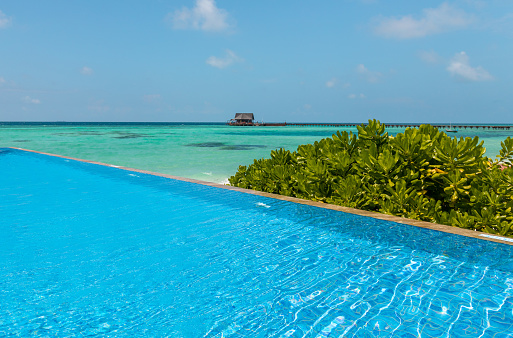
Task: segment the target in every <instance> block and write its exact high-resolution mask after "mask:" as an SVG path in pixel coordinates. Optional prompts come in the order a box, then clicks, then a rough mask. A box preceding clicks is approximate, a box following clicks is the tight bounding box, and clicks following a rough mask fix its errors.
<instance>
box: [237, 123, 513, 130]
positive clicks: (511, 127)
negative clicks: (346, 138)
mask: <svg viewBox="0 0 513 338" xmlns="http://www.w3.org/2000/svg"><path fill="white" fill-rule="evenodd" d="M422 124H430V125H432V126H433V127H436V128H439V129H460V130H461V129H490V130H513V125H477V124H454V123H453V124H445V123H407V124H405V123H384V125H385V126H386V127H387V128H408V127H413V128H418V127H420V125H422ZM232 125H234V124H232ZM238 125H244V126H263V127H265V126H267V127H285V126H291V127H356V126H362V125H363V126H366V125H367V123H288V122H277V123H272V122H258V123H254V124H252V123H247V124H238Z"/></svg>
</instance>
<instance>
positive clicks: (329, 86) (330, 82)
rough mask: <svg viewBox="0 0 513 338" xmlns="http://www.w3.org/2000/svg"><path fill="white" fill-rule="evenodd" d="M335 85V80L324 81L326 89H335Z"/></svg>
mask: <svg viewBox="0 0 513 338" xmlns="http://www.w3.org/2000/svg"><path fill="white" fill-rule="evenodd" d="M336 84H337V79H336V78H333V79H331V80H329V81H326V87H328V88H333V87H335V85H336Z"/></svg>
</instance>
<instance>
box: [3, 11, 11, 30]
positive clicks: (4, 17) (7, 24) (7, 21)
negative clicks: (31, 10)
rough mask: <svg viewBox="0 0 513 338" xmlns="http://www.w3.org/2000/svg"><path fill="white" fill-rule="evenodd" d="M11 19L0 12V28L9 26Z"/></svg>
mask: <svg viewBox="0 0 513 338" xmlns="http://www.w3.org/2000/svg"><path fill="white" fill-rule="evenodd" d="M11 21H12V20H11V18H9V17H7V15H5V14H4V13H3V12H2V11H0V28H6V27H8V26H9V25H10V24H11Z"/></svg>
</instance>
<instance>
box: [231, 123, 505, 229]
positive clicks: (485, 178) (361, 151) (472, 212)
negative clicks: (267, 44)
mask: <svg viewBox="0 0 513 338" xmlns="http://www.w3.org/2000/svg"><path fill="white" fill-rule="evenodd" d="M501 145H502V149H501V151H500V154H499V155H498V156H497V157H498V159H497V160H496V161H492V160H491V159H489V158H487V157H485V156H484V153H485V148H484V147H483V142H479V140H478V138H477V137H475V138H473V139H472V138H460V139H456V138H451V137H449V136H447V135H446V134H445V133H443V132H441V131H439V130H438V129H436V128H434V127H432V126H430V125H422V126H420V127H419V128H407V129H406V130H405V131H404V133H400V134H397V135H396V136H395V137H391V136H389V135H388V133H386V132H385V125H384V124H381V123H380V122H379V121H376V120H369V123H368V124H367V125H366V126H358V135H355V134H353V133H347V132H345V131H344V132H337V133H336V134H334V135H333V136H332V137H331V138H326V139H323V140H321V141H319V142H315V143H314V144H306V145H301V146H299V147H298V148H297V150H296V151H294V152H290V151H287V150H284V149H279V150H273V151H272V152H271V158H269V159H259V160H255V161H254V162H253V164H252V165H250V166H247V167H246V166H240V167H239V170H238V171H237V172H236V173H235V175H234V176H232V177H230V178H229V182H230V184H231V185H234V186H238V187H241V188H247V189H254V190H260V191H265V192H270V193H275V194H282V195H287V196H293V197H299V198H304V199H309V200H313V201H320V202H325V203H331V204H336V205H341V206H347V207H352V208H358V209H363V210H370V211H377V212H382V213H386V214H391V215H397V216H402V217H407V218H413V219H418V220H423V221H428V222H436V223H441V224H447V225H452V226H457V227H461V228H465V229H472V230H478V231H483V232H488V233H494V234H501V235H505V236H513V167H512V166H511V165H512V163H513V139H512V138H510V137H508V138H507V139H506V140H505V141H504V142H502V143H501Z"/></svg>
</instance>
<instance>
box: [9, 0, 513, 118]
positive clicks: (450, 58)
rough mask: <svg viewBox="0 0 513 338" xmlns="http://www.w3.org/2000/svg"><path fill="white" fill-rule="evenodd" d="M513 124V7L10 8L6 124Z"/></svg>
mask: <svg viewBox="0 0 513 338" xmlns="http://www.w3.org/2000/svg"><path fill="white" fill-rule="evenodd" d="M236 112H253V113H254V114H255V118H256V119H257V120H259V121H266V122H284V121H286V122H334V123H335V122H338V123H342V122H365V121H367V120H368V119H378V120H381V121H382V122H389V123H393V122H410V123H420V122H446V123H449V122H452V123H513V1H511V0H487V1H480V0H454V1H430V0H425V1H411V0H336V1H335V0H333V1H332V0H326V1H306V0H280V1H276V0H272V1H271V0H259V1H240V0H217V1H214V0H168V1H164V0H147V1H132V0H124V1H121V0H118V1H104V0H101V1H99V0H88V1H69V0H51V1H40V0H24V1H19V0H3V1H2V2H0V121H86V122H87V121H99V122H106V121H113V122H117V121H119V122H128V121H134V122H225V121H226V120H228V119H230V118H232V117H233V116H234V114H235V113H236Z"/></svg>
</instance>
